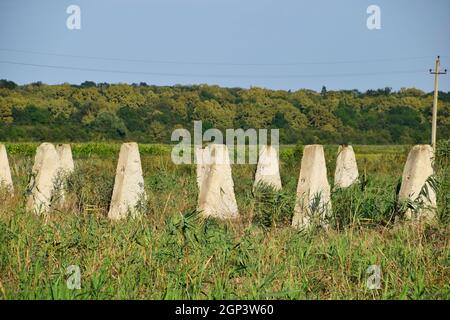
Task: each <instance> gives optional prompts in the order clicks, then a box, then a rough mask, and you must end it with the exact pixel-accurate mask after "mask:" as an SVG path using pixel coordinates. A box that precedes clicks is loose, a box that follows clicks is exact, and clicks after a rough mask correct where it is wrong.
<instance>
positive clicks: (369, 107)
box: [0, 80, 450, 144]
mask: <svg viewBox="0 0 450 320" xmlns="http://www.w3.org/2000/svg"><path fill="white" fill-rule="evenodd" d="M439 98H440V101H439V103H440V104H439V115H438V128H439V129H438V134H439V137H440V138H449V137H450V92H447V93H445V92H440V96H439ZM432 104H433V95H432V93H427V92H423V91H422V90H419V89H416V88H402V89H400V90H399V91H393V90H392V89H391V88H383V89H377V90H368V91H366V92H360V91H358V90H340V91H329V90H327V89H326V88H325V87H323V88H322V90H321V92H315V91H312V90H307V89H301V90H297V91H284V90H270V89H264V88H258V87H252V88H250V89H243V88H222V87H219V86H215V85H191V86H182V85H175V86H153V85H147V84H146V83H139V84H131V85H129V84H108V83H94V82H92V81H86V82H83V83H82V84H81V85H71V84H61V85H46V84H44V83H41V82H35V83H31V84H27V85H17V84H15V83H14V82H12V81H8V80H0V140H1V141H44V140H47V141H54V142H58V141H77V142H83V141H92V140H96V141H123V140H134V141H137V142H142V143H144V142H145V143H168V142H170V137H171V134H172V131H173V130H174V129H177V128H186V129H188V130H192V128H193V121H194V120H202V121H203V129H204V130H206V129H208V128H218V129H220V130H223V131H225V129H228V128H236V129H237V128H243V129H248V128H255V129H262V128H267V129H270V128H278V129H280V141H281V143H286V144H296V143H302V144H312V143H322V144H328V143H330V144H331V143H332V144H337V143H354V144H415V143H428V141H429V137H430V135H431V133H430V131H431V129H430V123H431V107H432Z"/></svg>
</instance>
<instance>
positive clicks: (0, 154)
mask: <svg viewBox="0 0 450 320" xmlns="http://www.w3.org/2000/svg"><path fill="white" fill-rule="evenodd" d="M0 187H5V188H7V189H8V190H9V191H11V192H12V191H14V186H13V182H12V178H11V170H10V168H9V161H8V155H7V153H6V148H5V146H4V145H3V144H0Z"/></svg>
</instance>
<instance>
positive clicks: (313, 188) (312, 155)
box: [292, 145, 331, 229]
mask: <svg viewBox="0 0 450 320" xmlns="http://www.w3.org/2000/svg"><path fill="white" fill-rule="evenodd" d="M330 212H331V198H330V185H329V183H328V180H327V168H326V164H325V155H324V151H323V147H322V146H321V145H309V146H305V148H304V150H303V157H302V163H301V168H300V176H299V180H298V185H297V201H296V204H295V209H294V217H293V219H292V226H293V227H296V228H299V229H304V228H307V227H309V226H310V225H311V222H312V220H313V218H314V219H316V218H317V220H318V222H319V223H320V224H322V225H326V220H325V217H326V216H327V215H328V214H329V213H330Z"/></svg>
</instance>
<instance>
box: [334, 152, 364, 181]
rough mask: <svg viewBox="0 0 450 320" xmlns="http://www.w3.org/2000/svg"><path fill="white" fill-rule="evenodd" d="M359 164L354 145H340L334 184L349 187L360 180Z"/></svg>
mask: <svg viewBox="0 0 450 320" xmlns="http://www.w3.org/2000/svg"><path fill="white" fill-rule="evenodd" d="M358 176H359V174H358V165H357V164H356V157H355V152H354V151H353V148H352V146H346V145H343V146H339V149H338V156H337V160H336V171H335V173H334V185H335V187H337V188H347V187H349V186H351V185H352V184H354V183H355V182H357V181H358Z"/></svg>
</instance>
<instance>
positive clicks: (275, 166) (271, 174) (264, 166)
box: [253, 146, 281, 190]
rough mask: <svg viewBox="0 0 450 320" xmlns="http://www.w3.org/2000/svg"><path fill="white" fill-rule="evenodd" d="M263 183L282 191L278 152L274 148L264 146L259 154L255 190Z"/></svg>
mask: <svg viewBox="0 0 450 320" xmlns="http://www.w3.org/2000/svg"><path fill="white" fill-rule="evenodd" d="M261 183H262V184H266V185H270V186H272V187H273V188H274V189H275V190H281V178H280V168H279V163H278V152H277V149H276V148H275V147H273V146H263V147H262V149H261V151H260V153H259V159H258V166H257V168H256V175H255V182H254V184H253V190H255V189H256V187H257V186H258V185H259V184H261Z"/></svg>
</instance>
